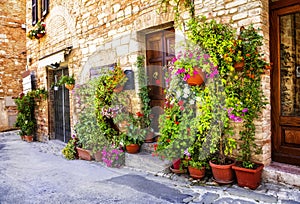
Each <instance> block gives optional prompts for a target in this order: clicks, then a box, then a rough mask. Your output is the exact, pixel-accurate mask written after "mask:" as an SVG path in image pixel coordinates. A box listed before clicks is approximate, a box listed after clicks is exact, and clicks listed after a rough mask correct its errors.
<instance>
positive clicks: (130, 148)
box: [126, 144, 140, 154]
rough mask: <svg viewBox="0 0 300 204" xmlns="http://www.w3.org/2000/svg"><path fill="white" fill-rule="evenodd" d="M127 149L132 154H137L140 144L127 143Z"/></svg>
mask: <svg viewBox="0 0 300 204" xmlns="http://www.w3.org/2000/svg"><path fill="white" fill-rule="evenodd" d="M126 151H127V152H128V153H130V154H136V153H138V152H139V151H140V145H138V144H130V145H126Z"/></svg>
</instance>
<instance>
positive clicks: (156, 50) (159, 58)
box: [146, 29, 175, 131]
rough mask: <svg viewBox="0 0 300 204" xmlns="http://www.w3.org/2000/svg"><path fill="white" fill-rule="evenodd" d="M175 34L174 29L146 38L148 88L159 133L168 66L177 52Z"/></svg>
mask: <svg viewBox="0 0 300 204" xmlns="http://www.w3.org/2000/svg"><path fill="white" fill-rule="evenodd" d="M174 46H175V33H174V29H168V30H163V31H159V32H155V33H151V34H148V35H147V36H146V49H147V54H146V61H147V76H148V86H149V88H150V92H149V96H150V99H151V102H150V106H151V108H152V115H153V116H154V118H153V120H152V124H151V126H152V128H154V130H155V131H158V117H159V115H160V114H161V113H163V105H164V99H165V93H164V90H165V86H166V84H165V80H164V77H165V70H164V69H163V67H164V66H165V65H167V64H168V63H169V62H170V61H171V60H172V58H173V57H174V54H175V51H174Z"/></svg>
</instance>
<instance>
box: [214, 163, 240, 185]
mask: <svg viewBox="0 0 300 204" xmlns="http://www.w3.org/2000/svg"><path fill="white" fill-rule="evenodd" d="M209 165H210V167H211V170H212V173H213V177H214V180H215V181H216V182H217V183H219V184H230V183H232V182H233V181H234V171H233V170H232V166H233V165H235V162H232V164H225V165H221V164H214V163H213V162H211V161H209Z"/></svg>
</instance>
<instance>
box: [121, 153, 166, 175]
mask: <svg viewBox="0 0 300 204" xmlns="http://www.w3.org/2000/svg"><path fill="white" fill-rule="evenodd" d="M125 166H127V167H130V168H134V169H137V170H141V171H146V172H150V173H153V174H156V173H158V172H163V171H165V170H166V169H168V168H169V167H170V166H171V162H169V161H167V160H165V161H162V160H161V159H159V158H158V157H154V156H152V154H151V153H148V152H145V151H141V152H139V153H137V154H129V153H125Z"/></svg>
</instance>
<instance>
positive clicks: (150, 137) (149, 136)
mask: <svg viewBox="0 0 300 204" xmlns="http://www.w3.org/2000/svg"><path fill="white" fill-rule="evenodd" d="M153 139H154V132H151V131H149V132H148V133H147V135H146V138H145V140H144V142H146V143H152V142H153Z"/></svg>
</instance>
